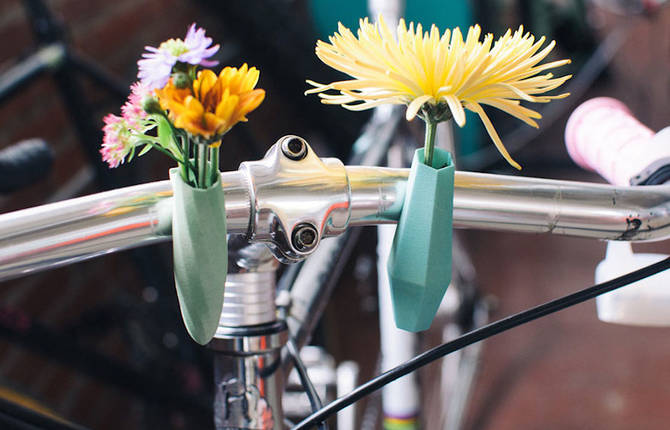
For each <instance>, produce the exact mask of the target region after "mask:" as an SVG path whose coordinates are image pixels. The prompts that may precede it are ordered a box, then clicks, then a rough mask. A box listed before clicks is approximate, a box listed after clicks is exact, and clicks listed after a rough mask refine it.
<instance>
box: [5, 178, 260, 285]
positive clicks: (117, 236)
mask: <svg viewBox="0 0 670 430" xmlns="http://www.w3.org/2000/svg"><path fill="white" fill-rule="evenodd" d="M221 178H222V181H223V187H224V188H225V190H226V212H227V213H228V231H229V232H230V233H243V234H246V232H247V229H248V227H249V214H250V204H249V198H248V196H247V186H246V185H243V182H244V178H243V177H242V175H241V174H240V173H238V172H229V173H224V174H222V176H221ZM171 197H172V188H171V187H170V183H169V182H168V181H161V182H154V183H150V184H143V185H137V186H133V187H127V188H120V189H116V190H113V191H107V192H104V193H99V194H93V195H90V196H85V197H80V198H77V199H72V200H66V201H63V202H57V203H52V204H48V205H44V206H38V207H35V208H30V209H24V210H20V211H16V212H11V213H7V214H3V215H0V280H7V279H12V278H15V277H18V276H22V275H27V274H29V273H32V272H35V271H39V270H47V269H53V268H56V267H60V266H64V265H67V264H72V263H77V262H79V261H83V260H87V259H89V258H93V257H96V256H99V255H103V254H107V253H110V252H115V251H121V250H124V249H129V248H134V247H138V246H144V245H150V244H154V243H158V242H163V241H167V240H170V229H171V216H172V199H171Z"/></svg>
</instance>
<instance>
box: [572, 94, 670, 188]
mask: <svg viewBox="0 0 670 430" xmlns="http://www.w3.org/2000/svg"><path fill="white" fill-rule="evenodd" d="M666 136H667V133H658V134H655V133H654V132H653V131H652V130H650V129H649V128H648V127H646V126H645V125H643V124H642V123H640V122H639V121H638V120H637V119H635V117H634V116H633V115H632V114H631V112H630V110H629V109H628V108H627V107H626V105H624V104H623V103H622V102H620V101H619V100H616V99H613V98H609V97H599V98H595V99H591V100H588V101H586V102H584V103H583V104H582V105H580V106H579V107H578V108H577V109H575V111H574V112H573V113H572V115H571V116H570V118H569V119H568V124H567V126H566V129H565V144H566V147H567V149H568V153H569V154H570V156H571V157H572V159H573V160H574V161H575V163H577V164H578V165H580V166H581V167H583V168H585V169H588V170H594V171H596V172H598V173H599V174H600V175H601V176H602V177H604V178H605V179H607V181H609V182H610V183H612V184H616V185H632V184H637V183H640V182H642V181H643V180H644V179H645V177H648V175H649V174H651V171H655V170H657V169H658V168H659V167H660V166H661V165H662V164H665V163H667V161H668V160H669V159H670V145H668V143H670V142H669V141H668V140H667V138H665V137H666Z"/></svg>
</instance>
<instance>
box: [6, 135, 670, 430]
mask: <svg viewBox="0 0 670 430" xmlns="http://www.w3.org/2000/svg"><path fill="white" fill-rule="evenodd" d="M289 143H292V144H291V145H289ZM296 143H300V145H299V146H298V145H296ZM408 173H409V170H408V169H390V168H378V167H365V166H344V165H343V164H342V163H341V162H340V161H339V160H337V159H332V158H324V159H320V158H319V157H317V156H316V155H315V154H314V152H313V151H312V149H311V148H310V147H309V145H308V144H307V143H306V142H305V141H304V140H302V139H300V138H298V137H296V136H287V137H284V138H282V139H280V140H279V141H278V142H277V144H275V145H274V146H273V147H272V148H271V149H270V150H269V151H268V153H267V154H266V156H265V158H263V159H262V160H259V161H253V162H245V163H242V164H241V166H240V169H239V170H238V171H236V172H225V173H222V182H223V187H224V189H225V196H226V213H227V223H228V231H229V233H231V234H232V235H241V240H237V239H239V238H236V237H235V236H231V241H230V243H229V246H231V247H232V248H233V249H231V253H230V257H231V258H232V260H233V261H232V264H230V266H231V267H232V271H231V274H230V275H229V276H228V279H227V281H226V300H225V301H224V309H223V312H222V317H221V321H220V327H219V330H218V331H217V335H216V337H215V340H214V341H213V342H212V344H211V347H212V348H213V349H214V350H216V351H218V352H219V354H218V355H219V357H218V358H217V364H216V372H217V381H216V382H217V388H218V389H217V400H216V401H217V405H216V406H215V414H216V422H217V425H220V426H222V427H226V428H271V427H272V426H273V425H275V424H276V423H280V422H282V413H281V406H280V400H281V391H282V390H281V388H282V386H283V378H282V375H281V374H280V372H281V369H282V366H280V365H279V363H280V351H281V347H282V346H283V344H284V343H285V341H286V339H287V336H288V329H287V323H288V326H289V327H290V328H291V336H292V337H293V338H294V339H295V341H296V344H297V345H298V346H302V344H304V342H306V340H307V338H308V337H309V332H310V329H311V327H313V326H314V322H315V321H316V320H317V319H318V317H319V315H318V314H319V312H318V311H317V310H318V309H319V308H320V307H321V304H322V303H321V301H323V300H324V298H323V296H322V295H321V294H320V289H319V287H318V286H315V285H311V286H302V287H301V288H297V289H294V290H293V291H292V292H291V295H290V296H291V297H290V300H289V301H288V303H285V304H286V305H287V307H288V315H287V318H286V321H282V320H278V319H277V316H276V307H275V297H274V295H275V283H274V282H275V281H274V272H275V269H276V267H277V263H276V261H275V259H274V258H272V256H271V254H270V251H271V252H272V255H273V256H274V257H276V258H277V259H278V260H280V261H283V262H295V261H300V260H302V259H304V258H306V257H307V256H309V255H310V254H311V253H313V252H314V250H315V249H316V248H317V246H318V245H319V243H320V241H321V239H322V238H327V237H334V236H338V235H340V234H341V233H343V232H344V231H345V230H346V229H348V228H349V227H352V226H363V225H375V224H385V223H394V222H396V221H397V219H398V216H399V213H400V210H401V208H402V202H403V196H404V187H405V183H406V180H407V176H408ZM455 188H456V189H455V193H454V226H455V227H457V228H483V229H493V230H507V231H515V232H529V233H552V234H560V235H569V236H578V237H586V238H594V239H607V240H627V241H649V240H662V239H667V238H668V237H670V187H669V186H647V187H630V188H622V187H614V186H609V185H597V184H587V183H580V182H570V181H556V180H548V179H535V178H520V177H506V176H499V175H489V174H479V173H468V172H457V173H456V184H455ZM171 195H172V192H171V189H170V184H169V182H168V181H162V182H155V183H151V184H144V185H138V186H134V187H128V188H123V189H118V190H114V191H109V192H105V193H100V194H95V195H91V196H87V197H82V198H78V199H74V200H69V201H64V202H59V203H53V204H50V205H45V206H41V207H37V208H32V209H26V210H22V211H17V212H13V213H9V214H4V215H0V280H6V279H11V278H14V277H18V276H22V275H25V274H29V273H32V272H35V271H39V270H46V269H50V268H55V267H59V266H63V265H67V264H72V263H76V262H79V261H83V260H86V259H89V258H92V257H95V256H98V255H103V254H106V253H109V252H115V251H119V250H123V249H128V248H132V247H138V246H143V245H149V244H152V243H156V242H161V241H166V240H169V239H170V225H171V208H172V206H171V205H172V200H171V198H170V197H171ZM303 233H308V234H303ZM263 245H268V246H267V247H266V246H263ZM326 246H327V245H326ZM240 286H242V287H243V288H240ZM249 426H253V427H249Z"/></svg>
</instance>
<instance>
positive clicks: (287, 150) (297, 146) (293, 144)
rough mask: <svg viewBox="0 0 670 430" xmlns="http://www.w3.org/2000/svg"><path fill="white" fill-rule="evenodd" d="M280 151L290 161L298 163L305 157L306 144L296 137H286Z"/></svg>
mask: <svg viewBox="0 0 670 430" xmlns="http://www.w3.org/2000/svg"><path fill="white" fill-rule="evenodd" d="M281 150H282V152H283V153H284V155H286V156H287V157H288V158H290V159H291V160H295V161H299V160H302V159H303V158H305V156H306V155H307V143H306V142H305V141H304V140H303V139H301V138H300V137H298V136H287V137H285V138H284V140H283V141H282V143H281Z"/></svg>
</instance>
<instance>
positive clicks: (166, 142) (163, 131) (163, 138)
mask: <svg viewBox="0 0 670 430" xmlns="http://www.w3.org/2000/svg"><path fill="white" fill-rule="evenodd" d="M156 120H157V122H158V141H159V142H160V145H161V146H162V147H163V148H165V149H168V148H170V144H172V145H174V135H173V133H172V127H170V123H169V122H168V120H167V119H166V118H165V117H162V116H159V117H157V118H156Z"/></svg>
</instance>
